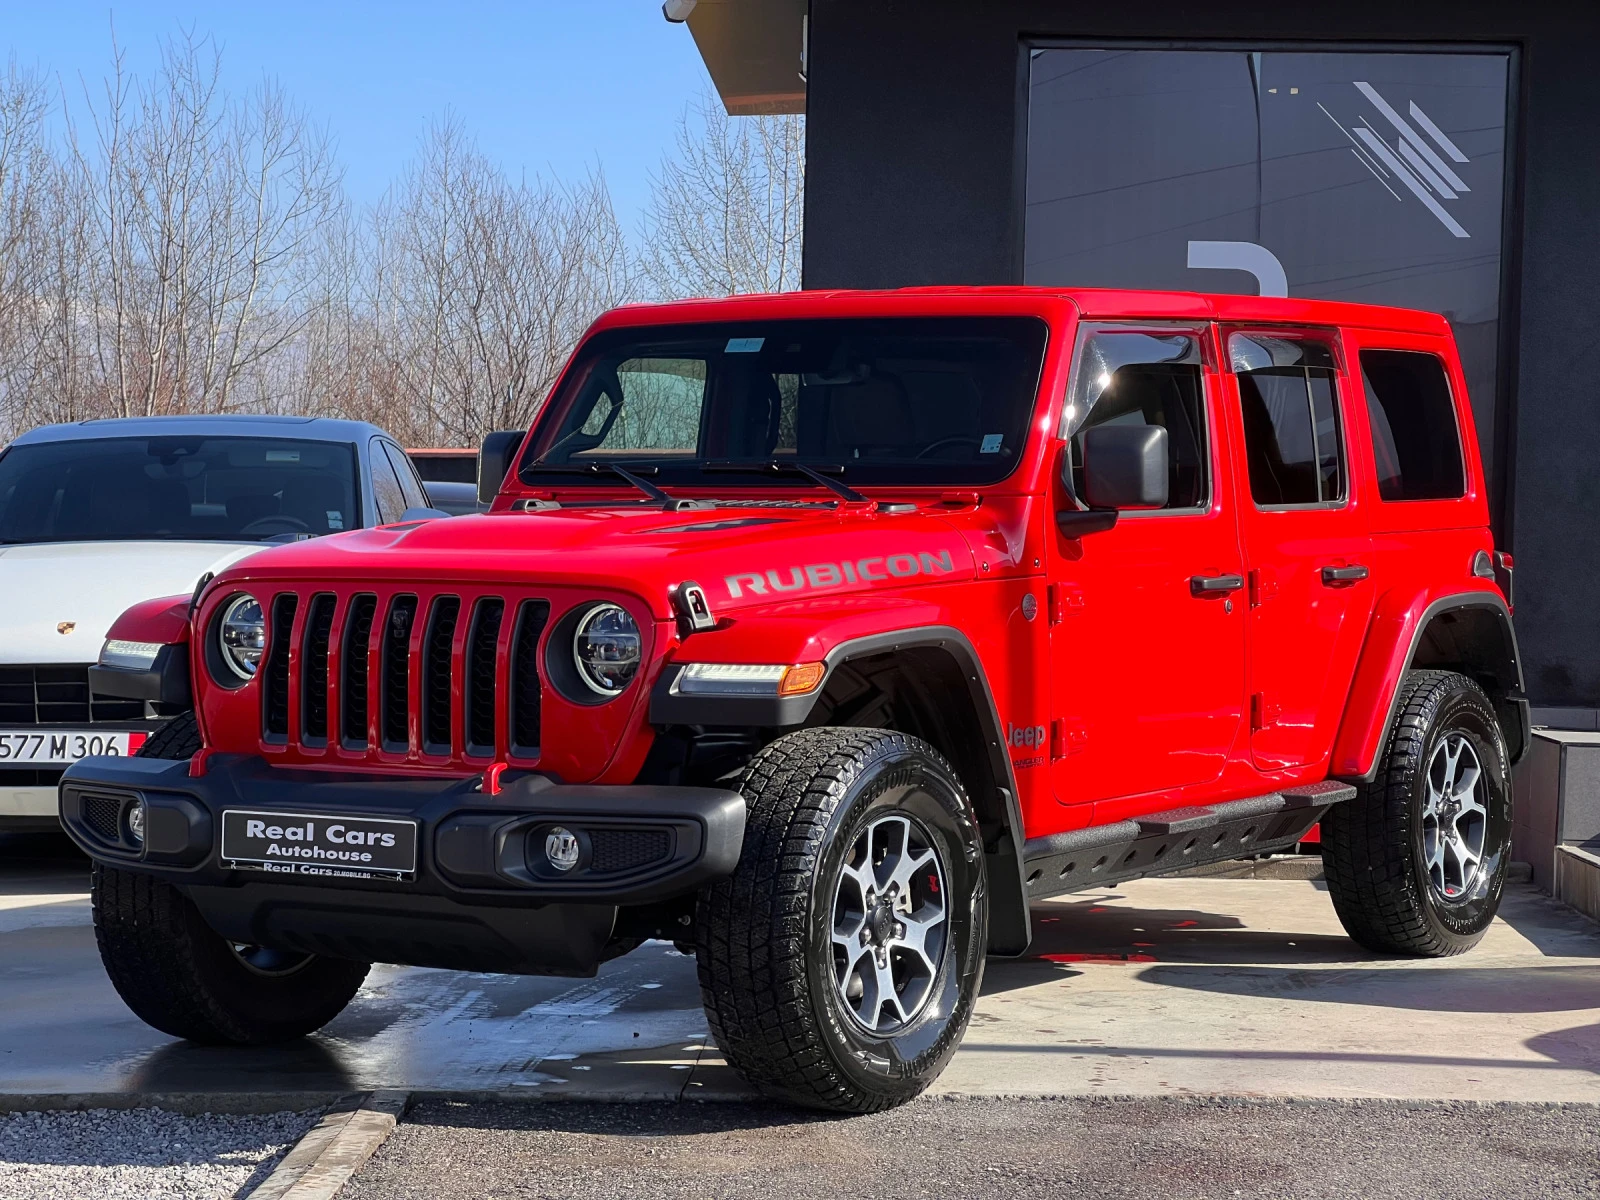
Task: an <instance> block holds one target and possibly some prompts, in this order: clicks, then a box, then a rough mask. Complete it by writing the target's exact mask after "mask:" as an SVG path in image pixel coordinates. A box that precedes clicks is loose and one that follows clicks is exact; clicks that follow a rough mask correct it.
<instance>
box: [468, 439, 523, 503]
mask: <svg viewBox="0 0 1600 1200" xmlns="http://www.w3.org/2000/svg"><path fill="white" fill-rule="evenodd" d="M525 436H526V431H525V430H522V429H499V430H496V431H495V432H494V433H491V434H490V435H489V436H488V437H486V438H484V439H483V447H482V448H481V449H480V450H479V451H478V503H480V504H484V505H488V504H493V503H494V498H495V497H496V496H497V495H499V494H500V485H501V484H502V483H504V482H505V478H506V472H507V471H509V470H511V464H512V462H514V461H515V459H516V457H517V451H518V450H520V449H521V448H522V439H523V438H524V437H525Z"/></svg>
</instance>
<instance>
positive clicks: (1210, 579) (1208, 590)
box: [1189, 575, 1244, 596]
mask: <svg viewBox="0 0 1600 1200" xmlns="http://www.w3.org/2000/svg"><path fill="white" fill-rule="evenodd" d="M1243 586H1244V576H1243V575H1191V576H1189V594H1190V595H1191V596H1226V595H1227V594H1228V593H1229V592H1237V591H1238V590H1239V589H1240V588H1242V587H1243Z"/></svg>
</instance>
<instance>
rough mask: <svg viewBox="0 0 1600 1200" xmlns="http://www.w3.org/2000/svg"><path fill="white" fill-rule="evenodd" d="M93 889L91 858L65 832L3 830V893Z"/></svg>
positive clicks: (0, 862)
mask: <svg viewBox="0 0 1600 1200" xmlns="http://www.w3.org/2000/svg"><path fill="white" fill-rule="evenodd" d="M88 890H89V859H88V857H87V856H86V855H85V854H84V853H83V852H82V851H81V850H79V849H78V848H77V847H76V846H74V845H73V844H72V843H71V842H70V841H69V840H68V839H67V835H66V834H64V833H0V896H22V895H49V894H52V893H61V892H74V893H76V892H86V891H88Z"/></svg>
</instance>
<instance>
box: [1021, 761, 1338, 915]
mask: <svg viewBox="0 0 1600 1200" xmlns="http://www.w3.org/2000/svg"><path fill="white" fill-rule="evenodd" d="M1355 794H1356V789H1355V788H1354V787H1352V786H1351V785H1350V784H1348V783H1340V782H1338V781H1337V780H1333V779H1325V780H1323V781H1322V782H1321V783H1308V784H1302V785H1301V786H1299V787H1291V788H1284V789H1283V791H1281V792H1271V793H1269V794H1267V795H1265V796H1252V797H1251V798H1250V799H1248V800H1231V801H1229V802H1228V803H1226V804H1208V805H1206V806H1204V807H1203V808H1174V809H1170V810H1169V811H1167V812H1159V813H1151V814H1150V815H1149V816H1147V817H1137V818H1135V819H1133V820H1130V821H1119V822H1117V823H1116V824H1115V825H1096V826H1091V827H1090V828H1088V829H1074V830H1073V831H1072V832H1070V833H1052V834H1050V835H1049V836H1048V837H1037V838H1029V839H1028V840H1027V841H1026V842H1024V843H1023V846H1022V872H1023V879H1024V886H1026V888H1027V890H1028V898H1029V899H1032V900H1038V899H1041V898H1043V897H1045V896H1059V895H1061V894H1062V893H1064V892H1076V891H1080V890H1082V889H1083V888H1091V887H1100V886H1102V885H1104V884H1107V883H1121V882H1123V881H1125V880H1129V879H1138V878H1139V877H1140V876H1142V875H1164V874H1166V873H1167V872H1169V871H1178V870H1182V869H1183V868H1184V867H1193V866H1199V865H1201V864H1203V863H1214V862H1226V861H1227V860H1229V859H1234V858H1247V857H1250V856H1252V855H1256V854H1265V853H1267V852H1269V851H1272V850H1282V849H1285V848H1286V847H1289V846H1293V845H1294V844H1295V843H1296V842H1298V841H1299V840H1300V839H1301V838H1302V837H1304V836H1305V835H1306V833H1307V832H1308V831H1309V830H1310V829H1311V827H1312V826H1313V825H1315V824H1316V823H1317V822H1318V821H1320V820H1322V815H1323V814H1324V813H1325V812H1327V811H1328V809H1329V808H1331V807H1333V805H1335V804H1338V803H1340V802H1342V801H1345V800H1351V799H1354V797H1355Z"/></svg>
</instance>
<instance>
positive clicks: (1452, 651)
mask: <svg viewBox="0 0 1600 1200" xmlns="http://www.w3.org/2000/svg"><path fill="white" fill-rule="evenodd" d="M1420 667H1437V668H1440V669H1446V670H1453V671H1459V672H1461V673H1462V674H1465V675H1468V676H1470V677H1471V678H1473V679H1475V680H1477V682H1478V683H1479V684H1480V685H1482V686H1483V688H1484V690H1485V691H1486V692H1487V693H1489V697H1490V699H1491V700H1492V701H1493V702H1494V705H1495V710H1496V712H1497V713H1498V714H1499V716H1500V724H1501V728H1502V730H1503V731H1504V733H1505V738H1506V747H1507V752H1508V755H1509V757H1510V761H1511V762H1512V763H1513V764H1515V763H1516V762H1517V761H1518V760H1520V759H1521V757H1522V754H1523V752H1524V751H1525V750H1526V749H1527V744H1528V737H1529V732H1528V702H1527V700H1526V698H1525V697H1524V695H1523V691H1522V660H1521V658H1520V656H1519V655H1518V652H1517V637H1516V632H1515V630H1514V629H1513V628H1512V625H1511V612H1510V610H1509V609H1508V608H1507V607H1506V602H1505V599H1504V598H1503V597H1502V596H1501V595H1500V593H1499V592H1494V591H1488V590H1483V591H1469V592H1455V593H1448V594H1439V593H1419V594H1415V595H1405V594H1401V593H1395V592H1389V593H1385V594H1384V595H1383V596H1382V597H1380V598H1379V600H1378V604H1377V606H1376V608H1375V610H1374V612H1373V616H1372V622H1371V624H1370V625H1369V626H1368V627H1367V637H1366V641H1365V642H1364V643H1363V645H1362V648H1361V657H1360V659H1359V661H1358V662H1357V664H1356V677H1355V681H1354V683H1353V684H1352V686H1351V688H1350V699H1349V701H1348V703H1347V704H1346V706H1345V713H1344V719H1343V721H1342V723H1341V724H1340V726H1339V735H1338V737H1337V739H1336V740H1335V742H1334V747H1333V759H1332V762H1331V764H1330V766H1329V769H1328V773H1329V774H1330V775H1334V776H1337V777H1340V778H1344V779H1364V780H1370V779H1372V778H1373V777H1374V776H1375V775H1376V774H1377V771H1378V763H1379V756H1380V755H1381V754H1382V752H1383V747H1384V743H1385V741H1386V739H1387V738H1388V735H1389V727H1390V725H1391V724H1392V723H1393V721H1394V715H1395V708H1396V706H1397V705H1398V704H1399V701H1400V683H1401V681H1402V680H1403V679H1404V678H1405V673H1406V672H1407V671H1409V670H1412V669H1415V668H1420Z"/></svg>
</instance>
